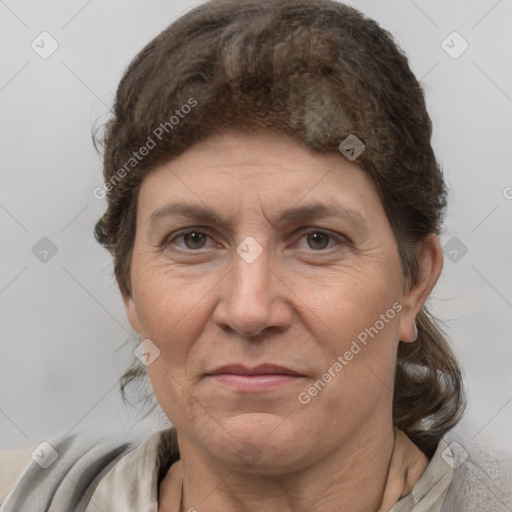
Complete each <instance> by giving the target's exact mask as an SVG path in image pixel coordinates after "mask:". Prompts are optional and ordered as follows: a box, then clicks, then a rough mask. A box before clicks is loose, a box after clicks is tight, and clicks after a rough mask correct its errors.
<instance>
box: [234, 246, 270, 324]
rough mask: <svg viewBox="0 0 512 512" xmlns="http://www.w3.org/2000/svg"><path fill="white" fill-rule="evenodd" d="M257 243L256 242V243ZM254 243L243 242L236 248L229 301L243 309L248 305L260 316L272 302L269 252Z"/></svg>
mask: <svg viewBox="0 0 512 512" xmlns="http://www.w3.org/2000/svg"><path fill="white" fill-rule="evenodd" d="M256 243H257V242H256ZM260 247H261V246H260V245H259V244H258V246H256V245H255V243H254V242H251V241H244V242H243V243H242V244H240V245H239V246H238V248H237V254H236V256H235V257H234V262H233V284H232V288H231V293H230V294H231V299H232V300H233V301H234V302H235V305H236V304H238V305H240V306H243V307H247V306H248V305H249V304H250V305H251V308H250V309H252V310H253V311H255V312H257V311H258V310H259V313H260V314H261V312H262V310H263V309H265V308H266V307H268V302H270V301H271V300H272V297H271V295H272V290H271V287H272V284H271V282H272V279H271V276H270V269H269V268H268V263H269V256H270V255H269V252H268V250H263V247H261V249H260Z"/></svg>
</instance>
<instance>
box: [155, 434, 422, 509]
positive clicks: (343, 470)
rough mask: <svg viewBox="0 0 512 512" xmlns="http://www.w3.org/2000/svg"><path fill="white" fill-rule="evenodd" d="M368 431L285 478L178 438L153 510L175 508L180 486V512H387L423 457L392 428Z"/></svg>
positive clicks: (414, 478) (418, 471)
mask: <svg viewBox="0 0 512 512" xmlns="http://www.w3.org/2000/svg"><path fill="white" fill-rule="evenodd" d="M369 430H370V433H369V434H370V435H368V436H363V435H361V433H359V434H358V435H356V436H354V438H353V439H351V440H350V442H348V443H346V445H344V446H342V447H340V448H339V449H338V450H336V451H335V452H333V453H332V454H331V455H330V456H329V457H328V458H327V459H326V458H323V459H321V460H320V461H318V462H317V463H315V464H311V465H309V466H307V467H305V468H303V469H301V470H298V471H294V472H286V473H283V472H276V471H273V472H271V471H265V472H264V471H258V472H256V471H255V470H251V471H249V470H248V469H247V468H229V469H227V468H225V467H224V466H220V465H219V464H218V463H215V461H212V460H210V459H209V458H208V457H205V456H204V453H202V452H199V451H198V450H197V449H195V446H194V445H193V444H192V443H189V442H188V441H187V440H186V439H185V440H179V441H180V453H181V455H182V459H181V460H180V461H179V462H177V463H175V464H174V465H173V466H172V467H171V470H170V471H169V472H168V474H167V476H166V477H165V479H164V481H163V482H162V485H161V492H160V508H159V511H161V512H166V511H167V510H169V511H171V510H178V507H179V502H180V495H181V492H182V489H183V503H182V509H181V510H198V511H201V510H211V511H217V510H222V511H226V512H235V511H239V510H244V511H247V512H253V511H257V510H258V511H259V510H280V511H286V512H302V511H304V510H308V511H310V512H320V511H322V512H340V511H351V512H368V511H376V512H387V511H388V510H389V509H390V508H391V507H392V506H393V505H394V504H395V503H396V502H397V501H398V500H399V499H400V498H401V497H403V496H405V495H406V494H408V493H409V492H410V491H411V490H412V487H413V486H414V484H415V483H416V481H417V480H418V479H419V477H420V476H421V474H422V473H423V471H424V469H425V468H426V466H427V464H428V459H427V458H426V457H425V456H424V455H423V454H422V453H421V452H420V450H419V449H418V448H417V447H416V446H415V445H414V444H413V443H412V442H411V441H410V440H409V439H408V438H407V437H406V436H405V435H404V434H403V433H401V432H400V431H395V430H394V429H393V428H392V427H390V428H388V429H386V430H384V431H382V430H379V429H377V430H373V433H372V432H371V429H369ZM376 431H377V432H379V435H378V436H377V435H376V434H375V432H376ZM180 512H181V511H180Z"/></svg>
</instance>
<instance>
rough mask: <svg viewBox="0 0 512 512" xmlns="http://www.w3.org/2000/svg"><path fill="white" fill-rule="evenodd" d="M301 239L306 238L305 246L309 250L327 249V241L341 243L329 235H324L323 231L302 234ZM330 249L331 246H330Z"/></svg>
mask: <svg viewBox="0 0 512 512" xmlns="http://www.w3.org/2000/svg"><path fill="white" fill-rule="evenodd" d="M302 238H306V241H307V244H308V246H309V248H310V249H314V250H322V249H326V248H328V247H327V246H328V245H329V241H333V240H334V241H336V242H337V243H341V240H340V239H339V238H338V237H335V236H334V235H332V234H330V233H326V232H325V231H319V230H315V231H309V232H308V233H303V235H302V236H301V239H302ZM331 247H332V246H331Z"/></svg>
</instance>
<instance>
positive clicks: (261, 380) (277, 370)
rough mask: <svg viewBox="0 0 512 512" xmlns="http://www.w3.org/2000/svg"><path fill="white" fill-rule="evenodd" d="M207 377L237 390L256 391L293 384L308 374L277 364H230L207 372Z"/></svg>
mask: <svg viewBox="0 0 512 512" xmlns="http://www.w3.org/2000/svg"><path fill="white" fill-rule="evenodd" d="M206 377H209V378H211V379H213V380H214V381H215V382H216V383H218V384H220V385H222V386H225V387H228V388H231V389H234V390H236V391H245V392H253V393H254V392H258V391H270V390H272V389H275V388H278V387H281V386H284V385H288V384H293V383H296V382H298V381H299V380H300V379H303V378H305V377H306V376H305V375H301V374H299V373H298V372H296V371H295V370H292V369H290V368H286V367H284V366H280V365H275V364H260V365H258V366H255V367H252V368H249V367H247V366H244V365H241V364H229V365H224V366H221V367H219V368H216V369H215V370H213V371H212V372H209V373H207V374H206Z"/></svg>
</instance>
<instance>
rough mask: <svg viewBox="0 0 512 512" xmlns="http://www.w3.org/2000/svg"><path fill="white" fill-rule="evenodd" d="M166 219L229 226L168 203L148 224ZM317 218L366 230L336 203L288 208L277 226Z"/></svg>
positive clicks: (206, 212) (197, 209) (203, 211)
mask: <svg viewBox="0 0 512 512" xmlns="http://www.w3.org/2000/svg"><path fill="white" fill-rule="evenodd" d="M166 217H183V218H188V219H193V220H195V221H203V222H210V223H214V222H221V223H223V224H229V222H228V221H226V220H225V219H222V218H221V217H220V216H218V215H216V214H215V213H214V212H213V211H212V210H210V209H209V208H206V207H205V206H201V205H193V204H187V203H170V204H167V205H165V206H162V207H160V208H157V209H156V210H155V211H153V212H152V213H151V215H150V216H149V219H148V222H149V223H150V224H152V225H153V224H156V223H158V222H159V221H160V220H161V219H163V218H166ZM319 217H334V218H341V219H343V220H345V221H347V222H348V223H350V224H353V225H354V226H356V227H357V228H359V229H361V230H366V229H367V227H368V225H367V222H366V220H365V219H364V217H363V216H362V215H361V214H360V213H359V212H358V211H356V210H352V209H349V208H347V207H345V206H342V205H340V204H336V203H329V204H324V203H312V204H308V205H304V206H300V207H293V208H290V209H289V210H286V211H284V212H281V214H280V216H279V219H278V221H277V224H280V223H283V222H291V221H300V220H306V219H311V218H319Z"/></svg>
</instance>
